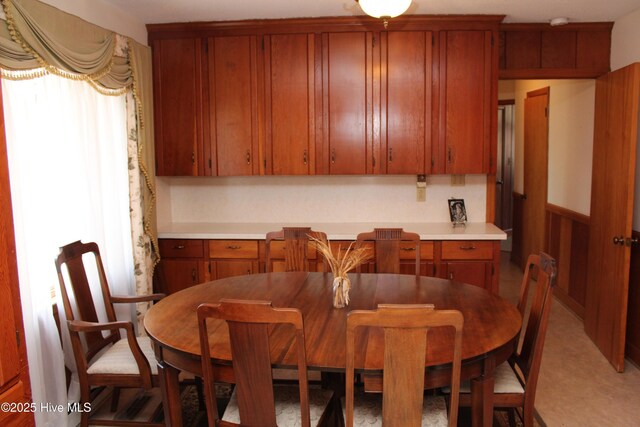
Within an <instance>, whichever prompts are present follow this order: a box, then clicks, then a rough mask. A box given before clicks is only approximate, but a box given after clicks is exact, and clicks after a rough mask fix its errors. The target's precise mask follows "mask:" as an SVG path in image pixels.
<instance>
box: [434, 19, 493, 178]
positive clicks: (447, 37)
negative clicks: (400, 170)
mask: <svg viewBox="0 0 640 427" xmlns="http://www.w3.org/2000/svg"><path fill="white" fill-rule="evenodd" d="M491 38H492V34H491V31H447V32H441V33H440V105H439V109H440V123H439V128H440V129H439V135H440V136H439V147H440V148H439V151H440V152H441V154H440V155H439V156H436V157H438V159H437V160H438V161H439V162H440V163H444V165H445V167H444V173H447V174H479V173H488V172H489V171H490V169H491V165H490V159H491V144H492V143H495V142H494V141H491V123H492V120H494V118H495V112H494V111H492V105H493V104H492V102H493V101H492V84H493V83H492V82H493V78H492V64H493V54H492V47H491ZM442 158H444V161H443V160H442Z"/></svg>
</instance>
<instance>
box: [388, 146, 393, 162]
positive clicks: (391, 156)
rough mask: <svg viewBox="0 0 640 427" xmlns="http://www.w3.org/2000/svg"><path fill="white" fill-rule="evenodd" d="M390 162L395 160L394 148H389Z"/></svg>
mask: <svg viewBox="0 0 640 427" xmlns="http://www.w3.org/2000/svg"><path fill="white" fill-rule="evenodd" d="M389 162H393V148H391V147H390V148H389Z"/></svg>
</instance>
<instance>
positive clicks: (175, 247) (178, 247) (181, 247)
mask: <svg viewBox="0 0 640 427" xmlns="http://www.w3.org/2000/svg"><path fill="white" fill-rule="evenodd" d="M184 248H185V246H184V245H175V246H174V247H173V249H184Z"/></svg>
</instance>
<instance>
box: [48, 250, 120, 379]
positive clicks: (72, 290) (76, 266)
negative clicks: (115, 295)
mask: <svg viewBox="0 0 640 427" xmlns="http://www.w3.org/2000/svg"><path fill="white" fill-rule="evenodd" d="M84 254H92V255H93V259H94V260H95V265H96V269H97V273H98V279H99V281H100V288H101V291H102V298H103V303H104V308H105V311H106V315H107V319H106V320H107V322H115V321H116V314H115V310H114V308H113V304H112V303H111V294H110V292H109V284H108V282H107V277H106V275H105V271H104V266H103V265H102V258H101V257H100V250H99V248H98V245H97V244H96V243H93V242H91V243H82V242H80V241H79V240H78V241H77V242H73V243H70V244H68V245H65V246H63V247H61V248H60V253H59V254H58V257H57V258H56V270H57V272H58V281H59V282H60V294H61V296H62V303H63V305H64V313H65V316H66V317H67V320H82V321H85V322H98V321H99V320H98V314H97V312H96V306H95V302H94V300H93V297H92V295H91V288H90V286H89V279H88V277H87V270H86V269H85V264H84V261H83V255H84ZM89 259H91V257H89ZM63 265H64V266H66V270H67V273H68V281H67V280H66V278H65V275H64V271H63ZM71 296H73V301H75V310H74V307H73V306H72V302H71V301H72V299H71V298H70V297H71ZM84 338H85V342H86V349H84V347H83V346H82V344H81V342H80V341H79V338H78V336H77V334H72V336H71V341H72V345H73V347H74V353H75V354H76V361H77V360H78V354H79V352H83V351H84V352H85V355H86V360H91V359H92V358H93V356H95V355H96V354H97V353H98V352H99V351H100V350H102V349H103V348H104V347H106V346H107V345H109V344H111V343H115V342H117V341H118V340H119V339H120V338H121V336H120V332H119V330H117V329H115V330H112V331H108V333H107V334H106V335H104V336H103V333H102V332H101V331H95V332H86V333H85V334H84ZM78 369H80V366H79V367H78Z"/></svg>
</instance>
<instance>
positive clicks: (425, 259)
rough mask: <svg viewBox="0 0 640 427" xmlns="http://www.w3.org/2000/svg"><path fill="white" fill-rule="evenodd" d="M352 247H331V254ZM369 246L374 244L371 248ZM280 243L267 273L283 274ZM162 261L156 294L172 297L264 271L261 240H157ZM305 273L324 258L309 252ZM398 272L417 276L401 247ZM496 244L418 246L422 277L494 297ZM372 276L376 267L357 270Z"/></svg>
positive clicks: (411, 256) (410, 253)
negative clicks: (478, 289) (479, 289)
mask: <svg viewBox="0 0 640 427" xmlns="http://www.w3.org/2000/svg"><path fill="white" fill-rule="evenodd" d="M350 244H351V241H346V240H342V241H338V240H334V241H331V247H332V250H333V252H334V254H335V253H338V252H339V251H342V252H344V251H346V250H347V249H348V248H349V245H350ZM371 245H373V244H371ZM284 250H285V248H284V243H283V242H272V246H271V260H272V264H271V270H272V271H283V270H284ZM160 255H161V256H162V260H161V261H160V265H159V267H158V268H157V271H156V277H155V279H156V280H155V287H156V291H157V292H164V293H166V294H171V293H173V292H177V291H179V290H181V289H185V288H187V287H189V286H193V285H197V284H199V283H203V282H206V281H209V280H216V279H223V278H225V277H231V276H239V275H245V274H255V273H261V272H264V271H266V270H267V268H266V259H265V244H264V240H200V239H160ZM309 258H310V262H309V270H310V271H323V262H322V256H321V255H320V254H318V253H316V251H315V249H314V248H312V247H311V246H310V247H309ZM400 258H401V260H400V272H401V273H402V274H414V273H415V259H416V254H415V247H412V246H411V245H410V244H407V245H403V246H401V249H400ZM499 266H500V242H499V241H493V240H434V241H422V242H421V244H420V274H421V275H423V276H431V277H440V278H443V279H450V280H455V281H458V282H464V283H469V284H472V285H475V286H479V287H482V288H485V289H487V290H489V291H491V292H493V293H496V294H497V293H498V275H499ZM360 271H361V272H362V273H370V272H374V271H375V264H374V262H369V263H367V264H364V265H363V266H361V268H360Z"/></svg>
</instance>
